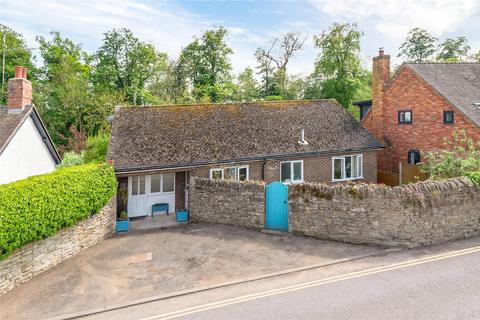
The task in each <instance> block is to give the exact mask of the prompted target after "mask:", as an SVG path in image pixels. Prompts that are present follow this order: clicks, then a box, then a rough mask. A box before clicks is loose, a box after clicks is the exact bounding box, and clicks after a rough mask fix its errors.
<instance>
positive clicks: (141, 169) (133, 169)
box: [115, 145, 385, 174]
mask: <svg viewBox="0 0 480 320" xmlns="http://www.w3.org/2000/svg"><path fill="white" fill-rule="evenodd" d="M384 148H385V146H383V145H382V146H378V147H372V148H360V149H341V150H334V151H331V150H330V151H313V152H300V153H298V152H297V153H283V154H272V155H268V156H258V157H250V158H237V159H228V160H219V161H203V162H195V163H189V164H187V163H184V164H179V165H176V164H171V165H160V166H144V167H129V168H128V167H125V168H115V173H116V174H130V173H140V172H146V171H160V170H162V171H163V170H170V169H189V168H196V167H200V166H207V165H212V164H227V163H233V162H252V161H266V160H268V159H285V158H287V159H288V158H299V157H314V156H320V155H337V154H345V153H354V152H365V151H375V150H381V149H384Z"/></svg>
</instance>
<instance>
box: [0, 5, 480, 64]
mask: <svg viewBox="0 0 480 320" xmlns="http://www.w3.org/2000/svg"><path fill="white" fill-rule="evenodd" d="M334 22H339V23H344V22H356V23H357V24H358V27H359V29H360V30H361V31H363V32H364V36H363V38H362V56H363V59H364V61H365V63H366V64H368V62H369V61H370V59H371V57H372V56H374V55H375V54H376V52H377V51H378V48H379V47H385V51H386V52H387V53H390V54H392V56H396V54H397V50H398V47H399V45H400V43H401V42H402V40H403V39H404V38H405V36H406V34H407V32H408V31H409V30H410V29H412V28H414V27H421V28H424V29H426V30H427V31H429V32H430V33H432V34H434V35H435V36H437V37H439V38H440V39H445V38H447V37H456V36H460V35H464V36H466V37H467V38H468V39H469V41H470V45H471V46H472V48H474V49H475V50H476V51H478V50H480V32H479V31H480V0H382V1H378V0H333V1H332V0H311V1H306V0H305V1H253V0H252V1H158V0H156V1H153V0H152V1H141V0H101V1H100V0H97V1H91V0H75V1H66V0H38V1H34V0H0V23H2V24H6V25H7V26H9V27H11V28H13V29H14V30H16V31H18V32H20V33H22V34H23V35H24V36H25V38H26V39H27V41H28V44H29V45H30V46H31V47H32V48H36V47H37V44H36V42H35V36H36V35H44V36H46V35H48V33H49V32H50V31H52V30H55V31H60V32H61V33H62V35H64V36H67V37H69V38H71V39H72V40H74V41H75V42H77V43H81V44H82V45H83V48H84V49H85V50H87V51H89V52H94V51H95V50H96V48H98V46H99V44H100V43H101V41H102V38H103V33H104V32H106V31H107V30H110V29H112V28H119V27H127V28H130V29H131V30H132V31H133V32H134V33H135V34H136V35H137V36H138V37H139V38H141V39H142V40H143V41H148V42H151V43H153V44H155V46H156V47H157V49H158V50H159V51H164V52H167V53H168V54H169V55H170V56H171V57H176V56H177V55H178V53H179V51H180V50H181V48H182V47H183V46H185V45H186V44H188V42H189V41H191V39H192V38H193V37H194V36H195V35H199V34H201V32H202V31H205V30H207V29H209V28H211V27H212V26H224V27H225V28H227V29H228V30H229V36H228V43H229V44H230V46H231V47H232V48H233V50H234V55H233V56H232V64H233V66H234V70H235V71H236V72H239V71H241V70H242V69H243V68H245V67H247V66H254V64H255V60H254V57H253V53H254V52H255V49H256V48H257V47H268V46H269V41H271V40H273V39H274V38H275V37H278V36H280V35H281V34H283V33H285V32H288V31H296V32H301V33H303V34H305V35H308V36H309V39H308V40H307V45H306V46H305V49H304V50H303V52H301V53H300V54H298V55H297V57H296V58H295V59H294V61H292V63H291V67H290V71H291V72H293V73H304V74H306V73H308V72H310V71H311V70H312V67H313V61H314V59H315V57H316V55H317V52H316V49H315V48H314V46H313V35H316V34H319V33H320V32H321V31H322V30H325V29H327V28H328V27H329V26H330V25H331V24H332V23H334ZM396 62H398V60H397V61H396Z"/></svg>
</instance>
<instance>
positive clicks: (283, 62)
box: [255, 32, 307, 95]
mask: <svg viewBox="0 0 480 320" xmlns="http://www.w3.org/2000/svg"><path fill="white" fill-rule="evenodd" d="M306 40H307V37H302V35H301V34H300V33H296V32H288V33H286V34H284V35H283V36H282V37H281V38H280V39H278V38H277V39H275V40H274V41H273V43H272V45H271V47H270V49H268V50H265V49H262V48H258V49H257V51H256V53H255V56H256V57H257V61H258V62H259V64H260V66H262V64H263V65H265V66H266V67H267V68H264V67H261V68H263V69H264V70H265V71H268V67H270V66H271V64H269V63H268V62H271V63H273V65H274V66H275V67H276V70H275V78H276V80H277V84H278V86H279V87H280V90H281V93H282V95H285V92H286V86H287V82H286V81H287V66H288V63H289V62H290V60H291V58H292V57H293V56H294V54H295V53H296V52H297V51H299V50H301V49H302V48H303V45H304V43H305V41H306Z"/></svg>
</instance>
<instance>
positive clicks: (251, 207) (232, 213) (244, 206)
mask: <svg viewBox="0 0 480 320" xmlns="http://www.w3.org/2000/svg"><path fill="white" fill-rule="evenodd" d="M188 199H189V214H190V221H192V222H208V223H220V224H228V225H234V226H241V227H246V228H250V229H261V228H263V226H264V225H265V209H264V207H265V185H264V184H263V183H260V182H251V181H246V182H234V181H218V180H209V179H202V178H192V179H190V185H189V192H188Z"/></svg>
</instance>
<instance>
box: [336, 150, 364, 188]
mask: <svg viewBox="0 0 480 320" xmlns="http://www.w3.org/2000/svg"><path fill="white" fill-rule="evenodd" d="M349 157H358V158H359V159H360V162H361V165H360V166H359V168H360V176H358V177H351V178H346V177H345V174H346V173H345V158H349ZM356 159H357V158H356ZM335 160H342V178H341V179H335ZM357 166H358V163H357ZM361 179H364V178H363V154H349V155H345V156H335V157H332V182H340V181H352V180H361Z"/></svg>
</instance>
